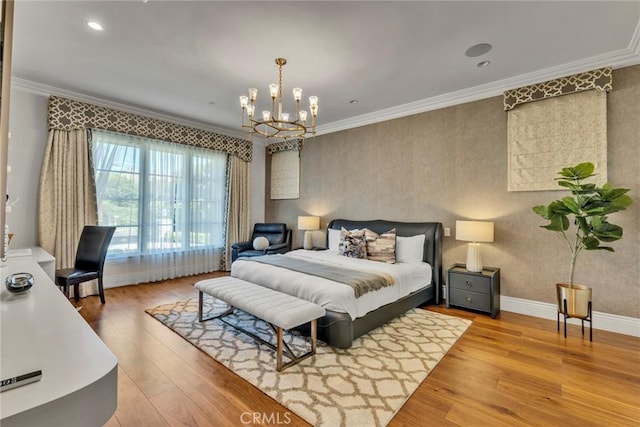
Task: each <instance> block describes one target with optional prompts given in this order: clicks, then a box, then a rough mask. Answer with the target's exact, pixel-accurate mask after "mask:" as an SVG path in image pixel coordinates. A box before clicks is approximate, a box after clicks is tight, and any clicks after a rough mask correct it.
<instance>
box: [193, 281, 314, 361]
mask: <svg viewBox="0 0 640 427" xmlns="http://www.w3.org/2000/svg"><path fill="white" fill-rule="evenodd" d="M195 287H196V289H198V291H199V293H198V320H199V321H200V322H204V321H207V320H211V319H220V320H221V321H223V322H225V323H226V324H227V325H229V326H232V327H234V328H236V329H238V330H240V331H242V332H244V333H245V334H247V335H249V336H250V337H252V338H253V339H255V340H258V341H260V342H262V343H263V344H265V345H267V346H269V347H270V348H272V349H273V350H275V351H276V369H277V370H278V371H282V370H283V369H286V368H288V367H289V366H291V365H294V364H296V363H298V362H300V361H301V360H303V359H306V358H307V357H310V356H313V355H314V354H315V353H316V333H317V319H318V318H320V317H322V316H324V315H325V309H324V308H322V307H320V306H319V305H317V304H314V303H312V302H309V301H306V300H303V299H300V298H296V297H294V296H291V295H288V294H284V293H282V292H278V291H276V290H273V289H269V288H265V287H263V286H259V285H256V284H253V283H250V282H246V281H244V280H241V279H237V278H235V277H229V276H227V277H219V278H216V279H208V280H203V281H200V282H197V283H196V284H195ZM204 294H207V295H210V296H212V297H214V298H217V299H219V300H222V301H224V302H226V303H227V304H228V305H229V306H230V308H229V310H227V311H225V312H223V313H221V314H218V315H215V316H211V317H208V318H203V313H202V305H203V298H204ZM234 308H239V309H240V310H242V311H245V312H247V313H249V314H252V315H254V316H256V317H258V318H260V319H262V320H264V321H265V322H267V323H268V324H269V325H270V326H271V328H272V329H273V330H274V332H275V333H276V346H274V345H273V344H271V343H270V342H268V341H265V340H263V339H262V338H260V337H258V336H257V335H255V334H253V333H251V332H249V331H247V330H245V329H242V328H240V327H239V326H237V325H233V324H231V323H229V322H227V321H226V320H224V319H223V317H224V316H226V315H228V314H231V313H233V310H234ZM306 323H311V350H310V351H308V352H307V353H305V354H303V355H301V356H296V355H295V354H294V353H293V351H291V349H290V348H289V346H288V345H287V343H286V342H284V340H283V331H284V330H288V329H291V328H295V327H296V326H300V325H303V324H306ZM283 353H284V354H286V355H287V356H288V357H289V358H290V359H291V361H290V362H288V363H283V361H282V355H283Z"/></svg>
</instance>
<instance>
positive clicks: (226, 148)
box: [48, 96, 253, 162]
mask: <svg viewBox="0 0 640 427" xmlns="http://www.w3.org/2000/svg"><path fill="white" fill-rule="evenodd" d="M48 121H49V129H58V130H67V131H69V130H74V129H86V128H97V129H104V130H110V131H114V132H121V133H126V134H129V135H136V136H143V137H146V138H154V139H160V140H163V141H170V142H175V143H178V144H184V145H193V146H196V147H201V148H208V149H210V150H216V151H222V152H225V153H229V154H232V155H235V156H237V157H238V158H240V159H242V160H244V161H246V162H250V161H251V159H252V157H253V144H252V143H251V141H246V140H244V139H240V138H234V137H232V136H227V135H221V134H217V133H214V132H210V131H206V130H201V129H196V128H192V127H188V126H183V125H178V124H175V123H170V122H165V121H162V120H158V119H152V118H149V117H144V116H140V115H137V114H131V113H125V112H123V111H118V110H114V109H111V108H106V107H100V106H97V105H92V104H87V103H85V102H81V101H75V100H71V99H67V98H62V97H59V96H50V97H49V119H48Z"/></svg>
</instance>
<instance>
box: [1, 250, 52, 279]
mask: <svg viewBox="0 0 640 427" xmlns="http://www.w3.org/2000/svg"><path fill="white" fill-rule="evenodd" d="M25 258H28V259H32V260H34V261H35V262H37V263H38V264H39V265H40V267H41V268H42V269H43V270H44V272H45V273H47V275H48V276H49V278H50V279H51V281H52V282H53V281H55V277H56V259H55V258H54V256H53V255H51V254H50V253H49V252H47V251H45V250H44V249H42V248H41V247H39V246H33V247H31V248H25V249H9V252H8V253H7V259H8V260H20V259H22V260H24V259H25Z"/></svg>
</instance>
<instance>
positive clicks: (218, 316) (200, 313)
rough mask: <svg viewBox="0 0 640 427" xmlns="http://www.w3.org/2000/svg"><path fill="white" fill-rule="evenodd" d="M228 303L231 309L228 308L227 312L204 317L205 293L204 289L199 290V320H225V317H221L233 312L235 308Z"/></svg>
mask: <svg viewBox="0 0 640 427" xmlns="http://www.w3.org/2000/svg"><path fill="white" fill-rule="evenodd" d="M227 305H229V309H228V310H226V311H225V312H223V313H220V314H216V315H215V316H210V317H207V318H204V317H203V313H202V311H203V306H204V293H203V292H202V291H199V292H198V322H206V321H207V320H213V319H220V320H222V321H224V320H223V319H221V317H223V316H226V315H228V314H231V313H233V310H234V309H235V307H234V306H232V305H230V304H227ZM225 323H226V322H225Z"/></svg>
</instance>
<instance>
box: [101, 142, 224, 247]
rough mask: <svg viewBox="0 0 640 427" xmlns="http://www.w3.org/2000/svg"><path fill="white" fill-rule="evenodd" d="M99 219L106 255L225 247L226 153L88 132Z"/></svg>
mask: <svg viewBox="0 0 640 427" xmlns="http://www.w3.org/2000/svg"><path fill="white" fill-rule="evenodd" d="M92 139H93V157H94V169H95V175H96V191H97V198H98V217H99V218H98V221H99V223H100V224H101V225H115V226H117V227H118V228H117V229H116V233H115V234H114V237H113V239H112V241H111V245H110V247H109V253H110V254H118V253H120V254H126V255H131V254H144V253H163V252H175V251H183V250H192V249H197V248H205V247H222V246H223V233H224V206H225V180H226V155H225V154H222V153H217V152H214V151H209V150H204V149H198V148H193V147H187V146H183V145H179V144H172V143H166V142H162V141H156V140H151V139H146V138H138V137H133V136H129V135H122V134H116V133H113V132H105V131H95V130H94V131H93V138H92Z"/></svg>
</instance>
